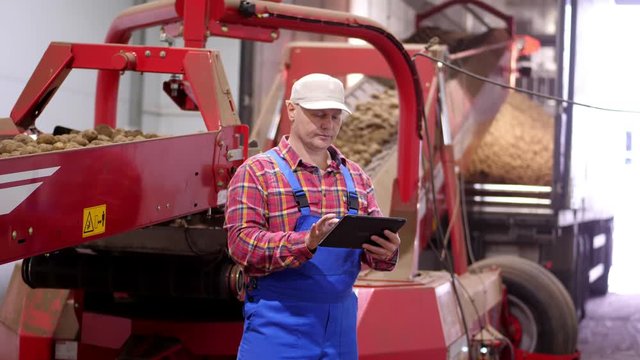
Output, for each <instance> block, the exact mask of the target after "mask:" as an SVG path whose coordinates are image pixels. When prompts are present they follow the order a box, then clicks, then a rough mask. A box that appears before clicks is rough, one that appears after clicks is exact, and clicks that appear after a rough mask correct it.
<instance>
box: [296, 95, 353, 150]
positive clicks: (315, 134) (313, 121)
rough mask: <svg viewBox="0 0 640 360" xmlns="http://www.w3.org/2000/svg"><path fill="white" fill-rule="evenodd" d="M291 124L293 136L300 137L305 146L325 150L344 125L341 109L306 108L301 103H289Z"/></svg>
mask: <svg viewBox="0 0 640 360" xmlns="http://www.w3.org/2000/svg"><path fill="white" fill-rule="evenodd" d="M287 110H288V112H289V118H290V119H291V120H292V121H293V123H292V124H291V136H294V137H296V138H297V139H299V140H300V141H301V142H302V143H303V144H304V146H305V147H307V148H309V149H311V150H316V151H324V150H326V149H327V148H329V146H330V145H331V144H332V143H333V141H334V140H335V139H336V136H338V132H339V131H340V126H341V125H342V119H343V115H342V110H340V109H321V110H312V109H305V108H303V107H301V106H300V105H296V104H293V103H291V102H289V103H288V104H287Z"/></svg>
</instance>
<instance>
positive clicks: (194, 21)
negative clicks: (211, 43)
mask: <svg viewBox="0 0 640 360" xmlns="http://www.w3.org/2000/svg"><path fill="white" fill-rule="evenodd" d="M181 3H183V6H184V9H183V11H184V15H183V18H184V31H183V34H182V36H183V39H184V46H185V47H195V48H203V47H205V45H206V43H207V24H208V23H209V19H208V17H209V9H208V7H209V3H210V1H209V0H189V1H184V2H181ZM187 3H188V4H189V5H188V6H187ZM216 3H218V4H221V5H223V3H224V2H223V1H222V0H218V1H216ZM177 5H179V4H176V6H177ZM222 7H224V6H222Z"/></svg>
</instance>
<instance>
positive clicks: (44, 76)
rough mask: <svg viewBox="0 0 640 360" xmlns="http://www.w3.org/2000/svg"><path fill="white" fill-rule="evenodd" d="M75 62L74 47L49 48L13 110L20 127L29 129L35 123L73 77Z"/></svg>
mask: <svg viewBox="0 0 640 360" xmlns="http://www.w3.org/2000/svg"><path fill="white" fill-rule="evenodd" d="M72 60H73V55H72V52H71V44H64V43H51V44H50V45H49V47H48V48H47V51H45V53H44V55H43V56H42V59H41V60H40V62H39V63H38V66H37V67H36V69H35V70H34V71H33V74H32V75H31V77H30V78H29V81H28V83H27V86H26V87H25V88H24V90H22V93H21V94H20V97H19V98H18V101H16V104H15V106H14V107H13V110H12V111H11V119H12V120H13V122H14V123H15V124H16V125H17V126H18V127H20V128H22V129H27V128H29V127H30V126H31V125H33V124H34V122H35V121H36V118H37V117H38V115H40V113H41V112H42V109H44V107H45V106H46V105H47V103H49V100H51V97H52V96H53V95H54V94H55V93H56V91H58V87H59V86H60V84H62V82H63V81H64V79H66V78H67V75H69V72H70V71H71V67H70V66H69V64H70V63H71V61H72Z"/></svg>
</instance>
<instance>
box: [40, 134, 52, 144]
mask: <svg viewBox="0 0 640 360" xmlns="http://www.w3.org/2000/svg"><path fill="white" fill-rule="evenodd" d="M36 142H37V143H38V144H49V145H53V144H55V143H56V142H57V141H56V138H55V136H53V135H51V134H40V135H38V139H37V140H36Z"/></svg>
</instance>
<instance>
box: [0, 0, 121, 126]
mask: <svg viewBox="0 0 640 360" xmlns="http://www.w3.org/2000/svg"><path fill="white" fill-rule="evenodd" d="M132 3H133V0H111V1H84V0H56V1H49V0H30V1H9V0H2V1H0V14H2V29H4V34H5V36H3V40H2V47H1V48H0V56H1V57H2V63H1V64H2V66H0V117H7V116H9V114H10V112H11V109H12V108H13V105H14V104H15V101H16V100H17V99H18V96H19V95H20V93H21V92H22V90H23V88H24V86H25V84H26V83H27V80H28V79H29V77H30V76H31V73H32V72H33V70H34V69H35V67H36V65H37V64H38V62H39V61H40V58H41V57H42V54H43V53H44V51H45V50H46V48H47V46H48V45H49V43H50V42H51V41H62V42H89V43H95V42H102V41H103V40H104V37H105V35H106V33H107V29H108V28H109V24H110V23H111V20H112V19H113V18H114V17H115V16H116V15H117V14H118V13H119V12H120V11H122V10H123V9H125V8H127V7H129V6H131V4H132ZM96 76H97V73H96V72H95V71H87V70H74V71H72V72H71V73H70V74H69V76H68V77H67V80H66V81H65V82H64V83H63V84H62V86H61V87H60V90H59V91H58V93H57V94H56V96H54V98H53V99H52V100H51V102H50V103H49V105H48V106H47V108H46V109H45V111H44V112H43V113H42V115H41V116H40V118H39V119H38V121H37V123H36V124H37V126H38V127H39V128H40V129H41V130H43V131H47V132H50V131H52V130H53V127H54V126H55V125H64V126H67V127H72V128H79V129H85V128H88V127H91V126H92V125H93V117H94V116H93V115H94V96H95V82H96ZM128 83H129V81H128V75H125V76H124V78H123V80H122V82H121V91H120V94H119V100H120V104H121V105H120V109H119V111H118V118H119V119H120V121H121V123H122V124H125V125H126V124H127V123H128V118H127V117H128V99H129V86H128Z"/></svg>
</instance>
